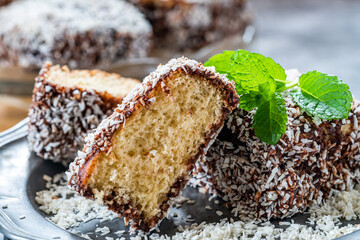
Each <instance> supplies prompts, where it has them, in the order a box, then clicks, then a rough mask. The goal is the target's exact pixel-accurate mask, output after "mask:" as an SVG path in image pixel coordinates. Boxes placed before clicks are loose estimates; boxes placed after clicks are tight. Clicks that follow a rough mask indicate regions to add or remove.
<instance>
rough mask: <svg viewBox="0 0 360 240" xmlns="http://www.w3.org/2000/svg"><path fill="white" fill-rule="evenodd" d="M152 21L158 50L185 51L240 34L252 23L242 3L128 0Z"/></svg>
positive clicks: (232, 0) (241, 0)
mask: <svg viewBox="0 0 360 240" xmlns="http://www.w3.org/2000/svg"><path fill="white" fill-rule="evenodd" d="M128 1H129V2H132V3H134V4H135V5H136V6H138V7H139V9H140V10H141V11H142V12H143V13H144V14H145V16H146V17H147V19H148V20H149V21H150V22H151V24H152V26H153V31H154V37H155V39H156V41H155V45H156V46H157V47H158V48H161V49H162V48H164V47H166V48H171V49H177V50H187V49H194V48H199V47H202V46H204V45H206V44H209V43H212V42H215V41H219V40H221V39H223V38H224V37H227V36H232V35H235V34H239V35H241V34H243V32H244V31H245V28H246V26H248V25H249V24H250V23H251V21H252V12H251V11H250V10H249V8H248V5H247V4H246V1H245V0H220V1H219V0H165V1H163V0H128Z"/></svg>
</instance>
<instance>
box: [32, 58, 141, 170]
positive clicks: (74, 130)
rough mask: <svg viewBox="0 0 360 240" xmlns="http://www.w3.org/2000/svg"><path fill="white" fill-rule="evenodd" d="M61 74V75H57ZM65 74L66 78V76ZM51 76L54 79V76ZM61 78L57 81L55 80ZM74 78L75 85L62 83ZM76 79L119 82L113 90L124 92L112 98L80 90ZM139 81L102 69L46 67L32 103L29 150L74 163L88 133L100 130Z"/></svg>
mask: <svg viewBox="0 0 360 240" xmlns="http://www.w3.org/2000/svg"><path fill="white" fill-rule="evenodd" d="M57 75H58V76H57ZM62 75H64V76H62ZM50 76H51V77H50ZM57 77H58V78H59V79H54V78H57ZM69 77H72V78H71V81H70V82H72V84H73V85H72V86H69V85H68V84H66V85H64V84H65V83H62V82H63V81H65V80H66V79H65V78H69ZM74 77H78V78H80V79H82V78H84V79H83V80H81V81H83V82H88V81H91V80H93V78H101V79H102V80H103V81H107V80H109V79H111V80H113V81H115V82H116V83H118V84H117V85H114V86H112V88H123V92H124V93H121V91H120V93H119V94H117V96H116V95H112V94H110V93H109V92H112V91H110V89H109V90H108V91H103V90H102V89H101V90H96V89H99V88H100V87H98V88H96V87H95V88H93V89H92V88H89V87H87V88H84V87H79V84H77V81H76V79H75V78H74ZM138 83H139V81H137V80H135V79H127V78H122V77H121V76H120V75H118V74H109V73H105V72H102V71H98V70H91V71H88V70H79V71H70V70H69V69H68V68H67V67H65V66H64V67H62V68H60V67H59V66H52V64H50V63H46V64H44V66H43V68H42V69H41V71H40V73H39V76H38V77H37V78H36V80H35V86H34V91H33V98H32V104H31V106H30V109H29V119H30V121H29V124H28V128H29V132H28V142H29V147H30V149H31V150H32V151H34V152H35V153H36V154H37V155H38V156H41V157H42V158H45V159H51V160H54V161H55V162H58V161H62V162H63V163H64V164H65V165H66V164H68V163H69V160H70V161H72V160H73V159H74V158H75V156H76V152H77V151H78V150H79V148H81V147H82V146H83V144H84V138H85V136H86V134H87V133H88V132H89V131H90V130H91V129H94V128H96V127H97V126H98V125H99V123H100V122H101V120H102V119H104V118H105V117H106V116H108V115H110V114H111V112H112V110H113V109H114V108H115V107H116V106H117V105H118V104H120V103H121V100H122V98H123V97H124V96H125V95H126V93H127V92H130V90H131V89H132V88H133V87H135V86H136V85H137V84H138Z"/></svg>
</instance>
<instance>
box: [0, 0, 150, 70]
mask: <svg viewBox="0 0 360 240" xmlns="http://www.w3.org/2000/svg"><path fill="white" fill-rule="evenodd" d="M0 26H1V28H0V64H2V65H4V66H20V67H24V68H34V69H39V68H40V67H41V66H42V64H43V63H44V62H45V61H51V62H53V63H55V64H60V65H69V66H70V67H71V68H109V67H113V66H115V65H116V64H118V63H119V62H121V61H123V60H127V59H131V58H138V57H145V56H147V53H148V51H149V49H150V46H151V36H152V31H151V26H150V24H149V23H148V22H147V20H146V19H145V18H144V16H143V15H142V14H141V13H140V12H139V11H138V10H137V9H136V8H135V7H134V6H132V5H131V4H129V3H126V2H124V1H122V0H108V1H96V0H76V1H63V0H51V1H48V0H38V1H32V0H24V1H16V2H14V3H12V4H10V5H9V6H6V7H3V8H1V9H0Z"/></svg>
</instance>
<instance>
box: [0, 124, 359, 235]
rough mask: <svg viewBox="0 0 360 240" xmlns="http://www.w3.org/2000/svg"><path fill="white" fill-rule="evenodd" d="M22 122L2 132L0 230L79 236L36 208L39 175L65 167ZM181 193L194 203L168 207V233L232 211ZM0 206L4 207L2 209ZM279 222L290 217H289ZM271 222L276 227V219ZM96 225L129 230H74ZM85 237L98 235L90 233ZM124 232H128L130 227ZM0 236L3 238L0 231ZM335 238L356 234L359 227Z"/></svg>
mask: <svg viewBox="0 0 360 240" xmlns="http://www.w3.org/2000/svg"><path fill="white" fill-rule="evenodd" d="M26 122H27V120H26V119H25V120H24V121H22V122H21V123H19V124H18V125H17V126H15V127H14V128H12V129H10V130H8V131H6V132H3V133H0V232H1V233H2V234H3V235H5V237H8V238H11V239H40V240H41V239H83V238H81V237H79V236H77V235H74V234H71V233H70V232H67V231H65V230H63V229H61V228H59V227H57V226H56V225H54V224H52V223H51V222H49V221H48V220H46V219H45V217H46V214H45V213H43V212H42V211H40V210H39V209H38V207H39V205H38V204H37V203H36V201H35V196H36V192H37V191H40V190H44V189H45V182H44V180H43V175H44V174H47V175H49V176H54V175H55V174H56V173H60V172H63V171H65V168H64V167H63V166H62V165H61V164H56V163H53V162H51V161H44V160H43V159H41V158H39V157H37V156H35V155H34V154H33V153H30V151H29V150H28V146H27V140H26V138H25V137H24V135H25V134H24V133H26ZM4 143H6V144H4ZM182 196H184V197H187V198H190V199H193V200H195V204H193V205H189V204H184V205H183V206H182V207H181V208H171V209H170V214H169V215H170V216H172V212H174V211H176V212H177V214H178V216H177V217H176V218H174V217H170V218H169V219H164V220H163V221H162V222H161V224H160V226H159V228H160V234H167V235H168V236H172V235H173V234H175V233H176V231H177V226H178V225H189V224H191V223H190V222H186V218H187V216H188V215H191V216H192V218H194V219H195V222H196V223H201V222H203V221H206V222H208V223H211V222H218V221H220V220H221V219H223V218H230V217H232V214H231V213H230V211H229V210H228V209H226V208H225V207H224V206H223V204H221V200H220V199H219V200H220V204H219V205H217V204H215V203H214V201H209V195H208V194H202V193H199V192H198V190H197V189H194V188H191V187H187V188H186V189H184V191H183V194H182ZM2 206H7V207H6V208H2ZM204 206H211V207H212V209H213V210H211V211H209V210H206V209H205V208H204ZM217 210H220V211H222V212H223V213H224V215H223V216H218V215H217V214H216V211H217ZM307 217H308V216H307V215H306V214H297V215H296V216H294V217H293V218H291V219H292V220H294V221H295V223H300V224H306V223H305V221H306V219H307ZM282 221H290V219H286V220H282ZM271 222H272V223H274V224H275V225H276V226H277V227H279V225H278V222H279V220H272V221H271ZM348 223H352V224H355V223H360V220H357V221H344V222H343V224H344V225H345V224H348ZM97 226H99V227H104V226H107V227H109V228H110V230H111V233H110V234H108V235H106V236H108V237H114V238H116V237H117V236H116V235H114V234H113V233H114V232H116V231H119V230H128V227H125V226H124V222H123V219H121V218H116V219H114V220H111V221H107V222H102V223H100V222H99V220H97V219H95V220H92V221H90V222H87V223H81V225H80V226H79V227H76V228H75V230H77V231H80V232H82V233H87V232H94V230H95V229H96V227H97ZM280 227H282V226H280ZM89 236H90V237H92V238H97V236H96V235H94V234H93V235H89ZM123 236H124V237H129V234H128V231H127V232H126V233H125V234H124V235H123ZM1 238H3V237H2V236H1V235H0V239H1ZM339 239H342V240H345V239H360V231H357V232H354V233H351V234H349V235H346V236H343V237H341V238H339Z"/></svg>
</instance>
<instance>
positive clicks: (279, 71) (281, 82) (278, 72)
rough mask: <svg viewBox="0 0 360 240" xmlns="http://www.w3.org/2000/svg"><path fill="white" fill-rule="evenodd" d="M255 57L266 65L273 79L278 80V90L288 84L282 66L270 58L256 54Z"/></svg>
mask: <svg viewBox="0 0 360 240" xmlns="http://www.w3.org/2000/svg"><path fill="white" fill-rule="evenodd" d="M254 55H255V56H257V57H258V59H259V60H260V61H261V62H262V63H263V64H264V66H265V67H266V69H267V70H268V72H269V74H270V76H271V77H273V78H274V79H276V80H277V81H276V82H275V83H276V89H280V88H283V87H285V84H286V73H285V69H284V68H283V67H282V66H280V64H278V63H276V62H275V61H274V60H272V59H271V58H269V57H265V56H264V55H261V54H259V53H254Z"/></svg>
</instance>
